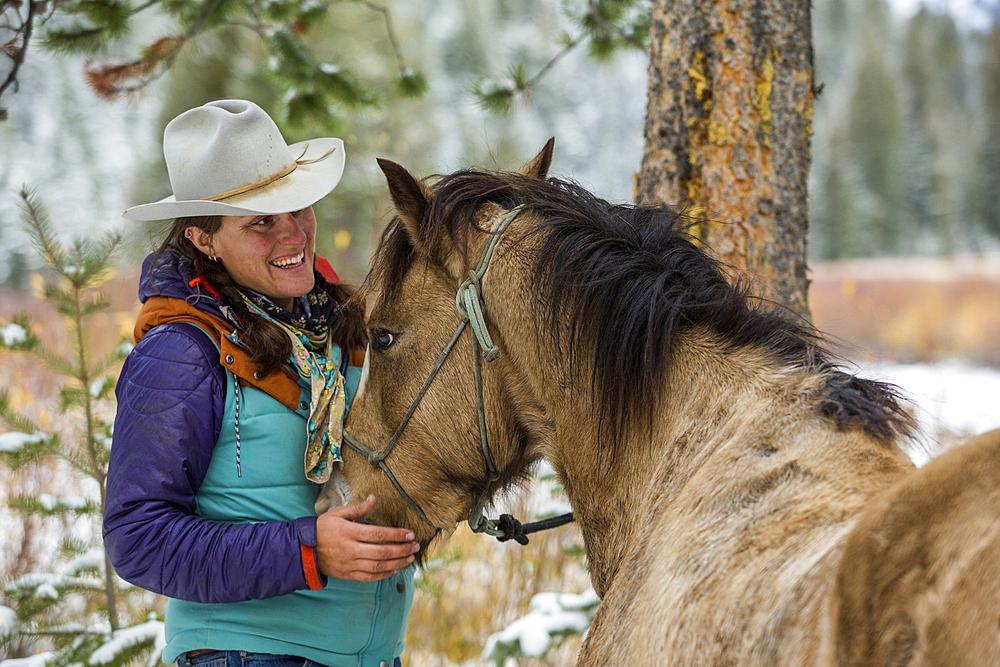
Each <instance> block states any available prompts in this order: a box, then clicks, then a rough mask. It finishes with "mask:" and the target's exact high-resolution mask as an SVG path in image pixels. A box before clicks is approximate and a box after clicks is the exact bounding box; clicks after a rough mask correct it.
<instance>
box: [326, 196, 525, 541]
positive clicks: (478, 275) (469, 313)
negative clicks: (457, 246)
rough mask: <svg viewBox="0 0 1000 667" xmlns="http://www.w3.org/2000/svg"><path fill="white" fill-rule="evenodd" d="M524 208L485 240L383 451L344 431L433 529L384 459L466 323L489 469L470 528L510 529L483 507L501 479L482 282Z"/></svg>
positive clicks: (495, 353)
mask: <svg viewBox="0 0 1000 667" xmlns="http://www.w3.org/2000/svg"><path fill="white" fill-rule="evenodd" d="M523 208H524V207H523V206H518V207H516V208H514V209H511V210H510V211H508V212H507V214H506V215H505V216H504V217H503V219H502V220H501V221H500V223H499V224H498V225H497V226H496V229H494V230H493V232H492V234H491V236H490V239H489V241H487V243H486V247H485V248H483V254H482V257H481V258H480V260H479V266H477V267H476V269H475V270H474V271H470V272H469V278H468V279H467V280H466V281H465V282H463V283H462V285H461V286H460V287H459V288H458V295H457V296H456V297H455V307H456V308H457V309H458V313H459V315H461V316H462V321H461V322H460V323H459V325H458V328H457V329H455V333H454V334H453V335H452V337H451V340H450V341H448V344H447V345H446V346H445V348H444V350H442V351H441V354H440V355H439V356H438V359H437V362H436V363H435V364H434V368H432V369H431V372H430V373H429V374H428V375H427V379H425V380H424V384H423V385H422V386H421V387H420V391H418V392H417V395H416V397H414V399H413V401H412V402H411V403H410V407H409V409H408V410H407V411H406V414H405V415H404V416H403V421H401V422H400V423H399V426H397V427H396V432H395V433H393V434H392V438H390V439H389V443H388V444H387V445H386V446H385V447H384V448H383V449H381V450H379V451H376V450H373V449H370V448H369V447H367V446H365V445H364V444H362V443H361V442H359V441H358V440H356V439H354V437H352V436H351V435H350V434H349V433H348V432H347V431H344V434H343V439H344V442H345V443H347V446H348V447H350V448H351V449H353V450H354V451H356V452H357V453H359V454H361V455H362V456H364V457H365V458H367V459H368V463H370V464H371V465H372V467H377V468H381V469H382V472H384V473H385V475H386V477H388V478H389V481H390V482H392V485H393V486H394V487H395V488H396V491H397V492H398V493H399V495H400V496H401V497H402V498H403V500H405V501H406V503H407V504H408V505H409V506H410V507H411V508H412V509H413V511H414V512H416V513H417V516H419V517H420V518H421V519H423V521H424V523H426V524H427V525H429V526H430V527H431V528H435V529H437V528H438V527H437V526H435V525H434V524H433V523H431V521H430V519H428V518H427V515H426V514H424V511H423V510H422V509H420V506H419V505H417V503H416V501H414V500H413V498H411V497H410V495H409V494H408V493H406V491H405V490H404V489H403V487H402V486H401V485H400V483H399V482H398V481H397V480H396V476H395V475H393V474H392V471H391V470H389V466H388V465H386V462H385V459H386V458H387V457H388V456H389V454H390V453H391V452H392V450H393V448H394V447H395V446H396V443H397V442H398V441H399V437H400V436H401V435H402V434H403V429H405V428H406V424H407V423H409V421H410V417H412V416H413V413H414V411H416V409H417V405H419V404H420V401H421V399H423V397H424V394H426V393H427V388H428V387H430V384H431V382H433V380H434V377H435V376H436V375H437V372H438V371H439V370H441V366H442V365H443V364H444V361H445V359H447V358H448V354H449V353H450V352H451V350H452V348H453V347H455V343H456V342H457V341H458V337H459V336H461V335H462V331H464V330H465V327H466V325H468V324H471V325H472V333H473V336H472V360H473V368H474V371H475V382H476V404H477V406H478V409H479V439H480V442H481V444H482V447H483V457H484V458H485V459H486V472H487V482H486V485H485V487H484V488H483V490H482V493H480V494H479V497H478V498H477V499H476V502H475V503H474V504H473V506H472V512H471V513H470V514H469V519H468V521H469V528H471V529H472V531H473V532H475V533H486V534H488V535H492V536H494V537H498V538H503V537H505V536H506V534H507V532H506V531H505V530H504V529H502V528H500V527H498V523H497V521H495V520H493V519H487V518H486V516H485V515H484V514H483V509H484V508H485V507H486V503H487V501H488V500H489V494H490V484H492V483H493V482H495V481H497V480H498V479H499V478H500V475H499V473H498V472H497V469H496V466H495V465H494V464H493V457H492V456H491V455H490V446H489V442H488V441H487V438H486V410H485V408H484V405H483V371H482V360H481V358H480V357H485V358H486V361H494V360H495V359H497V358H499V357H500V349H499V348H497V346H496V345H494V344H493V340H492V339H491V338H490V334H489V332H488V331H487V330H486V320H485V318H484V317H483V310H484V306H483V298H482V285H481V281H482V279H483V275H484V274H485V273H486V269H487V267H488V266H489V263H490V259H491V258H492V257H493V249H494V248H495V247H496V245H497V243H498V242H499V240H500V235H501V234H503V232H504V230H505V229H507V226H508V225H510V223H511V222H512V221H513V220H514V218H516V217H517V216H518V215H519V214H520V213H521V211H522V209H523ZM480 347H482V349H483V353H482V354H480Z"/></svg>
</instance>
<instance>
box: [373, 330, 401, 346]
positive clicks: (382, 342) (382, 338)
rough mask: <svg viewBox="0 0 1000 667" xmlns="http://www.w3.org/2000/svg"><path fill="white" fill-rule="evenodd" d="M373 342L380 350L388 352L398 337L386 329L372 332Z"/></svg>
mask: <svg viewBox="0 0 1000 667" xmlns="http://www.w3.org/2000/svg"><path fill="white" fill-rule="evenodd" d="M372 342H373V343H374V344H375V347H376V348H378V349H380V350H387V349H389V348H390V347H392V344H393V343H395V342H396V336H395V335H394V334H393V333H392V332H391V331H387V330H386V329H375V330H374V331H373V332H372Z"/></svg>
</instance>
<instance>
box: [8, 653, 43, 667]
mask: <svg viewBox="0 0 1000 667" xmlns="http://www.w3.org/2000/svg"><path fill="white" fill-rule="evenodd" d="M55 655H56V654H55V653H53V652H52V651H48V652H46V653H36V654H35V655H31V656H28V657H27V658H11V659H10V660H4V661H3V662H0V666H2V667H45V665H47V664H48V662H49V660H51V659H52V658H54V657H55Z"/></svg>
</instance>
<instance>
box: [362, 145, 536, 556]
mask: <svg viewBox="0 0 1000 667" xmlns="http://www.w3.org/2000/svg"><path fill="white" fill-rule="evenodd" d="M552 146H553V142H552V141H551V140H550V141H549V142H548V144H546V146H545V148H544V149H543V150H542V151H541V152H540V153H539V154H538V155H537V156H536V157H535V158H534V159H533V160H531V161H530V162H528V163H527V164H526V165H524V167H522V168H521V169H520V170H519V171H518V172H516V173H514V174H508V175H507V178H510V179H515V180H516V181H518V182H519V183H520V184H521V186H522V187H524V186H526V184H529V183H530V181H533V180H535V181H537V180H541V179H545V177H546V174H547V172H548V168H549V165H550V164H551V160H552ZM379 166H380V167H381V169H382V171H383V172H384V173H385V176H386V180H387V182H388V186H389V193H390V195H391V198H392V202H393V205H394V207H395V210H396V216H395V217H394V218H393V220H392V221H391V222H390V224H389V226H388V227H387V229H386V230H385V232H384V234H383V236H382V238H381V241H380V243H379V246H378V248H377V250H376V253H375V256H374V259H373V270H372V273H371V274H370V276H369V278H368V280H367V281H366V290H365V291H366V292H367V293H369V294H370V295H371V298H372V300H373V303H374V305H373V309H372V311H371V315H370V317H369V322H368V337H369V348H368V355H367V357H366V361H365V371H364V378H363V380H362V386H361V387H360V388H359V392H358V395H357V397H356V398H355V400H354V403H353V405H352V407H351V410H350V413H349V416H348V420H347V424H346V429H345V433H346V434H347V435H346V437H345V440H346V441H347V444H348V446H347V447H344V448H343V451H344V466H343V474H344V479H345V481H346V484H347V487H348V489H349V493H350V497H352V498H364V497H366V496H367V495H368V494H369V493H374V494H375V495H376V497H377V499H378V503H377V505H376V508H375V509H374V510H373V512H372V514H371V515H370V517H369V519H370V520H371V521H373V522H375V523H379V524H382V525H393V526H403V527H408V528H410V529H412V530H413V531H414V532H415V533H416V535H417V537H418V540H420V541H421V542H422V543H423V544H424V545H426V544H427V543H428V542H430V540H432V539H433V538H434V537H435V536H436V535H438V534H439V533H443V534H449V533H450V532H451V531H452V530H453V529H454V527H455V526H456V524H457V523H459V522H460V521H462V520H463V519H465V518H467V517H469V516H470V513H472V512H473V511H474V510H475V509H477V508H478V511H479V512H480V514H479V516H480V517H481V516H482V514H481V510H482V507H483V505H484V504H485V503H486V502H487V501H488V499H489V498H491V497H492V496H493V494H494V493H496V492H497V491H498V490H500V489H503V488H505V487H508V486H510V485H512V484H516V483H517V482H518V481H519V480H520V479H522V478H523V477H524V475H525V474H526V471H527V470H528V468H529V467H530V465H531V463H532V462H534V461H535V460H537V459H538V458H540V456H541V453H540V446H539V444H540V442H541V440H542V439H543V437H542V431H544V428H543V422H544V419H543V418H542V417H541V416H540V415H539V414H538V413H539V410H538V408H537V406H536V405H534V404H533V400H532V397H531V390H530V388H528V387H526V386H524V385H523V384H519V383H517V382H511V379H512V378H513V377H515V376H516V375H517V374H515V373H512V372H511V364H512V360H511V358H510V350H509V349H508V348H507V341H506V340H505V338H504V337H503V336H502V335H501V334H500V332H499V331H498V330H497V328H496V324H495V321H496V320H495V318H494V317H493V315H495V314H500V313H502V312H503V311H504V310H505V309H504V308H502V307H500V305H499V304H501V303H503V302H505V301H507V302H509V301H510V299H512V298H513V293H514V292H515V291H516V290H518V289H520V290H521V291H524V290H525V289H526V288H527V285H526V284H523V282H522V284H521V285H520V286H519V287H518V286H517V285H516V284H515V282H516V281H515V280H514V279H513V278H512V275H513V274H512V273H511V272H512V271H513V270H514V269H512V268H511V265H512V264H517V258H516V257H511V256H510V255H511V253H510V252H509V249H510V247H512V245H513V244H512V243H510V239H511V238H513V237H515V236H516V235H517V234H518V232H516V231H515V229H514V228H516V227H519V226H520V221H514V217H515V216H516V211H514V206H513V205H510V204H509V203H508V204H507V206H505V205H503V204H501V203H498V202H497V201H496V200H495V198H486V197H484V198H482V200H481V201H476V202H475V204H469V205H463V206H456V205H455V204H454V200H451V201H449V200H446V199H445V198H442V197H441V196H439V195H438V193H436V192H435V190H434V189H431V188H429V187H428V186H427V185H426V184H425V183H423V182H421V181H418V180H417V179H415V178H414V177H413V176H411V175H410V174H409V172H407V171H406V169H404V168H403V167H401V166H400V165H398V164H396V163H394V162H390V161H388V160H379ZM501 224H503V225H504V226H505V227H506V226H508V225H509V227H510V228H509V229H507V231H506V237H505V238H501V234H503V232H501V231H500V230H498V229H497V227H498V226H499V225H501ZM491 240H492V241H493V243H494V244H495V243H496V242H497V241H502V242H503V245H504V248H503V249H500V250H497V251H496V252H493V250H492V248H491V249H490V253H489V258H486V259H484V251H485V250H486V248H487V245H488V244H489V243H490V241H491ZM501 255H504V256H503V257H501ZM491 259H492V261H491ZM511 260H513V261H511ZM477 268H478V269H479V271H478V274H477V271H476V270H477ZM470 274H472V277H471V278H470ZM521 280H522V281H523V278H522V279H521ZM460 292H461V294H462V295H463V296H462V297H460V296H459V294H460ZM463 298H464V301H463ZM457 300H458V305H456V301H457ZM487 304H488V305H487ZM525 305H526V304H525V303H523V301H522V303H521V306H522V307H523V306H525ZM483 310H486V311H487V312H488V313H489V315H487V316H485V317H484V316H483ZM470 311H474V312H470ZM484 346H487V348H486V349H484ZM446 349H447V350H448V351H447V352H444V351H445V350H446ZM477 366H478V367H479V370H477ZM431 380H432V381H431ZM481 413H482V417H481V416H480V415H481ZM481 420H482V427H481V423H480V422H481Z"/></svg>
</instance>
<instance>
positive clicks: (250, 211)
mask: <svg viewBox="0 0 1000 667" xmlns="http://www.w3.org/2000/svg"><path fill="white" fill-rule="evenodd" d="M288 149H289V151H291V152H292V154H293V155H299V154H301V153H302V151H303V150H305V153H304V154H302V156H301V157H300V158H299V160H300V161H308V160H317V158H320V157H321V156H322V155H323V154H324V153H326V152H327V151H330V150H331V149H333V152H331V153H330V154H329V155H327V156H326V157H325V158H322V159H318V160H317V161H316V162H310V163H308V164H299V165H297V166H296V168H295V170H294V171H293V172H291V173H290V174H288V175H286V176H282V177H281V178H279V179H277V180H275V181H273V182H271V183H268V184H267V185H264V186H261V187H259V188H254V189H253V190H250V191H249V192H245V193H243V194H239V195H235V196H233V197H228V198H227V199H226V200H225V201H211V200H208V199H190V200H181V201H177V200H176V199H175V198H174V196H173V195H171V196H169V197H167V198H165V199H161V200H160V201H157V202H153V203H151V204H141V205H139V206H133V207H131V208H129V209H127V210H126V211H125V212H124V213H122V217H123V218H126V219H128V220H134V221H136V222H142V221H149V220H168V219H172V218H188V217H193V216H203V215H273V214H278V213H288V212H291V211H298V210H301V209H303V208H306V207H308V206H312V205H313V204H315V203H316V202H318V201H319V200H320V199H322V198H323V197H325V196H327V195H328V194H330V192H332V191H333V189H334V188H335V187H337V183H339V182H340V178H341V176H343V174H344V161H345V156H344V142H343V141H341V140H340V139H335V138H332V137H328V138H324V139H310V140H309V141H302V142H299V143H297V144H292V145H291V146H289V147H288Z"/></svg>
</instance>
